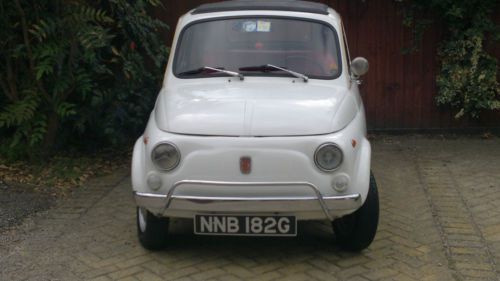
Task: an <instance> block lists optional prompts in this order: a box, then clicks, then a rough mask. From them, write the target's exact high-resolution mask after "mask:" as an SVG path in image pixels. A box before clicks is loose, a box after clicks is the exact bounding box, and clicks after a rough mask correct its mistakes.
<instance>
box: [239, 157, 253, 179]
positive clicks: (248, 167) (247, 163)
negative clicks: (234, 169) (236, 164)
mask: <svg viewBox="0 0 500 281" xmlns="http://www.w3.org/2000/svg"><path fill="white" fill-rule="evenodd" d="M240 171H241V173H242V174H245V175H248V174H250V172H251V171H252V158H250V157H248V156H245V157H241V158H240Z"/></svg>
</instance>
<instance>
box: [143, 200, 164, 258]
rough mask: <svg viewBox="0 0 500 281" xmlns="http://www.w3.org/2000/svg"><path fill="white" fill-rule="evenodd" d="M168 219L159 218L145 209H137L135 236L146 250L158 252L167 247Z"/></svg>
mask: <svg viewBox="0 0 500 281" xmlns="http://www.w3.org/2000/svg"><path fill="white" fill-rule="evenodd" d="M168 221H169V220H168V218H160V217H157V216H155V215H153V214H152V213H150V212H149V211H148V210H146V209H145V208H141V207H137V234H138V236H139V241H140V242H141V245H142V246H143V247H144V248H146V249H148V250H160V249H163V248H165V246H166V245H167V240H166V238H167V237H166V236H167V233H168Z"/></svg>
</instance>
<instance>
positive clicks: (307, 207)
mask: <svg viewBox="0 0 500 281" xmlns="http://www.w3.org/2000/svg"><path fill="white" fill-rule="evenodd" d="M189 184H196V185H207V186H227V187H231V186H240V187H241V186H283V187H286V186H305V187H308V188H310V189H311V190H312V191H314V194H315V196H301V197H281V196H280V197H220V196H213V197H211V196H186V195H175V194H174V192H175V190H176V189H178V188H179V187H182V186H183V185H189ZM134 198H135V202H136V204H137V206H139V207H144V208H147V209H148V210H149V211H151V212H153V213H155V214H157V215H164V216H172V215H173V216H180V217H190V216H191V215H192V214H195V213H212V212H214V213H254V214H255V213H288V214H300V213H309V214H314V213H318V212H321V213H322V216H323V217H324V218H325V219H329V220H330V221H333V220H334V219H335V218H336V217H338V216H339V215H343V214H344V213H349V212H352V211H354V210H356V209H358V208H359V207H361V205H362V200H361V195H360V194H348V195H342V196H328V197H324V196H323V195H322V194H321V192H320V191H319V189H318V188H317V187H316V186H315V185H313V184H311V183H308V182H221V181H199V180H183V181H179V182H177V183H175V184H174V186H172V188H171V189H170V191H169V192H168V194H166V195H164V194H153V193H142V192H136V191H134ZM176 214H177V215H176ZM179 214H180V215H179Z"/></svg>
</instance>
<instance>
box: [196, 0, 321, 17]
mask: <svg viewBox="0 0 500 281" xmlns="http://www.w3.org/2000/svg"><path fill="white" fill-rule="evenodd" d="M246 10H274V11H291V12H306V13H314V14H323V15H328V6H327V5H325V4H321V3H314V2H309V1H299V0H234V1H224V2H217V3H210V4H203V5H200V6H199V7H198V8H196V9H194V11H193V12H192V14H204V13H213V12H227V11H246Z"/></svg>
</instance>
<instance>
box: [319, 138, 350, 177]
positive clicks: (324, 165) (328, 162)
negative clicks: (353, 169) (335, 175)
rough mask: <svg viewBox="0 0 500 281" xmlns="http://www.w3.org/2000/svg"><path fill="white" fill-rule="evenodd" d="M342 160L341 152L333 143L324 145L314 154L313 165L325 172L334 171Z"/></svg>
mask: <svg viewBox="0 0 500 281" xmlns="http://www.w3.org/2000/svg"><path fill="white" fill-rule="evenodd" d="M343 158H344V154H343V153H342V150H341V149H340V147H339V146H338V145H336V144H334V143H324V144H322V145H320V146H319V147H318V149H316V152H314V163H315V164H316V166H317V167H318V168H319V169H320V170H322V171H325V172H331V171H334V170H336V169H337V168H338V167H339V166H340V164H342V160H343Z"/></svg>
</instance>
